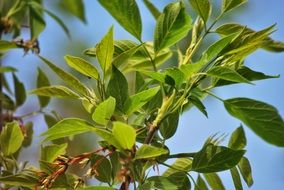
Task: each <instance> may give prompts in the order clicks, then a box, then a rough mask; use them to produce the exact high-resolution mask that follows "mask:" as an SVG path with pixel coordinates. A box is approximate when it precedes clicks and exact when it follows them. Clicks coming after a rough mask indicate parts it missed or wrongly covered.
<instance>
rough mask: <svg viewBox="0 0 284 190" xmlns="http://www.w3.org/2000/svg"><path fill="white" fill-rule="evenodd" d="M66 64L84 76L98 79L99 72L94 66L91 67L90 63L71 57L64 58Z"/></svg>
mask: <svg viewBox="0 0 284 190" xmlns="http://www.w3.org/2000/svg"><path fill="white" fill-rule="evenodd" d="M64 59H65V61H66V62H67V64H68V65H69V66H70V67H71V68H73V69H75V70H76V71H78V72H80V73H82V74H83V75H86V76H87V77H92V78H93V79H99V72H98V70H97V69H96V67H95V66H93V65H92V64H91V63H90V62H88V61H86V60H84V59H82V58H80V57H74V56H71V55H66V56H64Z"/></svg>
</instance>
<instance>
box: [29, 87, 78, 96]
mask: <svg viewBox="0 0 284 190" xmlns="http://www.w3.org/2000/svg"><path fill="white" fill-rule="evenodd" d="M30 94H36V95H38V96H47V97H57V98H73V99H79V98H80V96H79V95H78V94H76V93H75V92H73V91H72V90H70V89H69V88H67V87H65V86H60V85H55V86H46V87H41V88H37V89H34V90H32V91H31V92H30Z"/></svg>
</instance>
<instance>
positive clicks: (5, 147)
mask: <svg viewBox="0 0 284 190" xmlns="http://www.w3.org/2000/svg"><path fill="white" fill-rule="evenodd" d="M23 140H24V135H23V132H22V130H21V128H20V126H19V124H18V122H16V121H14V122H12V123H8V124H6V125H5V127H4V128H3V129H2V131H1V134H0V145H1V151H2V152H3V154H4V156H10V155H12V154H13V153H15V152H17V151H18V150H19V149H20V148H21V145H22V143H23ZM0 181H1V180H0Z"/></svg>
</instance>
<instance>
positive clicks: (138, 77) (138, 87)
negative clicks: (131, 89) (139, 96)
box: [135, 71, 145, 93]
mask: <svg viewBox="0 0 284 190" xmlns="http://www.w3.org/2000/svg"><path fill="white" fill-rule="evenodd" d="M144 84H145V80H144V78H143V76H142V75H141V74H140V72H137V71H136V73H135V93H138V92H140V91H141V88H142V87H143V86H144Z"/></svg>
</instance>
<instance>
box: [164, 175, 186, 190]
mask: <svg viewBox="0 0 284 190" xmlns="http://www.w3.org/2000/svg"><path fill="white" fill-rule="evenodd" d="M168 179H169V180H170V181H171V182H172V183H174V184H176V185H177V187H178V189H180V190H188V189H190V188H191V184H190V180H189V179H188V176H187V175H186V173H184V172H175V173H173V174H171V175H169V176H168Z"/></svg>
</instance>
